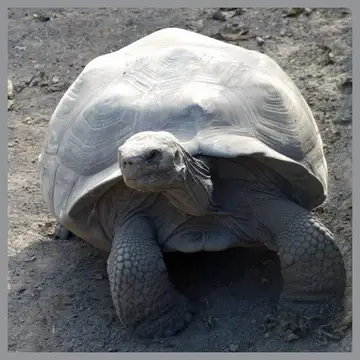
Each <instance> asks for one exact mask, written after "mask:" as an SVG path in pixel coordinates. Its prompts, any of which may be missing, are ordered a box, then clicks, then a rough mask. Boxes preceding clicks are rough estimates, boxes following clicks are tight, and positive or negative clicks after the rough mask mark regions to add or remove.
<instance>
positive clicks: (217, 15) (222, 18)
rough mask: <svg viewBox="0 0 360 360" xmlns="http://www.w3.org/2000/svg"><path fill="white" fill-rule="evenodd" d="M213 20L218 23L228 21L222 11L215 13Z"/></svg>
mask: <svg viewBox="0 0 360 360" xmlns="http://www.w3.org/2000/svg"><path fill="white" fill-rule="evenodd" d="M212 18H213V19H214V20H218V21H226V16H225V15H224V13H223V12H221V11H215V12H214V13H213V15H212Z"/></svg>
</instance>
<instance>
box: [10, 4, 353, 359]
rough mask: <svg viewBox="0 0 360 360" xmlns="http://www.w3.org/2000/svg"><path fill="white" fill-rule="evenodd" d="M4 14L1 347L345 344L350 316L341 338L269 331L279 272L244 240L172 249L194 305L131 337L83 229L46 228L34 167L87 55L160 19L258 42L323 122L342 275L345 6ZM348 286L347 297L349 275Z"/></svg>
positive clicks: (346, 165)
mask: <svg viewBox="0 0 360 360" xmlns="http://www.w3.org/2000/svg"><path fill="white" fill-rule="evenodd" d="M8 14H9V23H8V29H9V33H8V60H9V65H8V66H9V67H8V71H9V79H10V80H11V81H12V84H13V93H12V94H10V98H11V99H10V102H9V106H10V108H9V111H8V151H9V155H8V166H9V175H8V176H9V180H8V198H9V208H8V214H9V245H8V255H9V273H8V349H9V351H35V352H45V351H46V352H54V351H56V352H75V351H81V352H106V351H125V352H135V351H136V352H139V351H233V352H235V351H238V352H240V351H258V352H261V351H351V348H352V333H351V329H349V330H347V331H346V332H345V337H343V338H342V339H340V340H338V339H334V338H333V337H334V336H325V335H324V334H323V335H321V336H320V335H319V334H318V335H317V336H315V335H316V334H313V333H310V334H308V335H307V336H305V335H304V336H300V338H299V339H296V336H295V337H289V336H288V332H286V331H284V332H277V333H276V332H275V333H274V332H273V331H268V329H267V327H266V326H265V327H264V318H265V316H266V315H267V314H269V313H270V312H271V311H272V309H273V308H274V306H275V305H276V301H277V298H278V296H279V293H280V290H281V286H282V285H281V277H280V274H279V271H278V269H277V268H276V266H273V267H269V266H266V267H265V268H266V271H265V272H262V271H261V267H260V265H259V259H258V256H257V255H256V254H255V253H253V252H251V251H250V252H249V251H242V250H237V251H235V250H232V251H226V252H223V253H217V254H196V255H182V254H175V255H172V256H168V257H167V261H168V263H169V266H170V269H171V276H172V277H173V279H174V282H175V284H176V285H177V286H178V287H179V288H181V289H183V291H184V293H185V294H186V295H187V296H188V297H189V298H190V299H191V300H193V301H194V302H195V303H196V304H197V305H198V308H199V313H198V314H197V315H196V317H195V319H194V320H193V322H192V323H191V325H190V326H189V327H188V328H187V329H186V330H185V331H184V332H183V333H182V334H180V335H178V336H177V337H174V338H170V339H165V340H161V341H144V340H139V339H136V338H135V339H134V338H132V337H131V336H130V335H128V334H127V333H126V332H125V331H124V330H123V329H122V328H121V326H120V325H119V322H118V320H117V317H116V315H115V311H114V308H113V305H112V301H111V296H110V290H109V286H108V280H107V276H106V254H103V253H100V252H99V251H97V250H95V249H93V248H92V247H90V246H89V245H87V244H86V243H84V242H83V241H81V240H78V239H72V240H69V241H60V240H55V239H52V238H51V232H52V231H53V226H54V223H55V222H54V219H53V218H52V217H51V216H50V214H49V212H48V210H47V208H46V207H45V204H44V202H43V201H42V198H41V196H40V191H39V179H38V169H37V157H38V154H39V153H40V151H41V147H42V144H43V137H44V133H45V131H46V126H47V123H48V121H49V118H50V116H51V114H52V112H53V111H54V109H55V106H56V104H57V103H58V101H59V100H60V98H61V96H62V95H63V93H64V92H65V90H66V89H67V87H68V86H69V85H70V84H71V82H72V81H73V80H74V79H75V78H76V76H77V75H78V74H79V72H80V71H81V70H82V68H83V67H84V66H85V65H86V64H87V63H88V62H89V61H90V60H91V59H93V58H94V57H96V56H98V55H101V54H104V53H107V52H110V51H113V50H117V49H119V48H120V47H123V46H125V45H127V44H129V43H131V42H133V41H135V40H137V39H139V38H141V37H143V36H145V35H147V34H149V33H151V32H153V31H155V30H158V29H160V28H164V27H169V26H172V27H181V28H185V29H189V30H193V31H196V32H199V33H203V34H205V35H209V36H213V37H216V38H222V39H223V40H225V41H232V42H233V43H235V44H239V45H241V46H244V47H247V48H251V49H257V50H259V51H263V52H265V53H266V54H268V55H270V56H272V57H273V58H274V59H275V60H276V61H278V63H279V64H280V65H281V66H282V67H283V68H284V69H285V70H286V71H287V72H288V74H289V75H290V76H291V77H292V79H293V80H294V81H295V83H296V84H297V85H298V86H299V88H300V90H301V91H302V93H303V94H304V96H305V98H306V100H307V101H308V102H309V104H310V106H311V108H312V110H313V112H314V115H315V118H316V120H317V122H318V124H319V127H320V130H321V133H322V136H323V139H324V143H325V151H326V157H327V159H328V164H329V182H330V194H329V198H328V201H327V202H326V203H325V204H324V205H323V206H321V207H320V208H319V209H317V213H318V215H319V216H320V217H321V219H322V220H323V221H324V223H325V224H326V225H328V226H329V227H330V229H331V230H332V231H333V232H334V233H335V234H336V236H337V237H338V239H339V242H340V244H341V248H342V251H343V253H344V257H345V260H346V264H347V270H348V275H349V283H351V281H352V276H351V258H352V226H351V225H352V183H351V177H352V171H351V169H352V148H351V146H352V98H351V93H352V43H351V41H352V23H351V21H352V20H351V13H350V11H348V10H346V9H315V10H313V11H308V10H307V9H301V10H299V9H237V10H236V9H221V11H219V9H146V10H142V9H110V8H102V9H34V8H32V9H10V10H9V13H8ZM232 24H234V25H233V26H232V27H231V25H232ZM260 260H261V263H262V264H263V263H264V261H263V259H260ZM269 269H270V270H269ZM348 296H349V301H348V305H349V307H350V308H351V286H349V289H348Z"/></svg>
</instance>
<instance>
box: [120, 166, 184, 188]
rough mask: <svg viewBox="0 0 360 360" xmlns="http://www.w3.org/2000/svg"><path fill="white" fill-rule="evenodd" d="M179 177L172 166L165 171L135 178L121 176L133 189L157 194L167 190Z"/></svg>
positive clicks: (145, 173)
mask: <svg viewBox="0 0 360 360" xmlns="http://www.w3.org/2000/svg"><path fill="white" fill-rule="evenodd" d="M179 175H180V174H179V172H178V171H177V168H176V167H175V166H174V167H172V168H171V169H167V170H157V171H148V172H142V173H141V174H139V175H136V176H134V175H131V176H126V175H125V176H124V175H123V179H124V182H125V184H126V185H127V186H128V187H131V188H133V189H136V190H140V191H141V190H144V191H156V192H159V191H163V190H167V189H169V187H171V185H172V184H173V183H174V181H177V180H179Z"/></svg>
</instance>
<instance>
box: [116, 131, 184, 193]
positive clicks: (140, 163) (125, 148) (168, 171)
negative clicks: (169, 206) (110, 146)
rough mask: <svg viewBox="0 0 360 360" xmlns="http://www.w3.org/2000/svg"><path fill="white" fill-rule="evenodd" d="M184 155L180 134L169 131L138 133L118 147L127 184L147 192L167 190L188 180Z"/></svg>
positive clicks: (119, 158) (121, 167)
mask: <svg viewBox="0 0 360 360" xmlns="http://www.w3.org/2000/svg"><path fill="white" fill-rule="evenodd" d="M184 156H185V151H184V150H183V148H182V147H181V145H180V143H179V141H178V140H177V138H176V137H175V136H173V135H172V134H170V133H168V132H165V131H144V132H140V133H137V134H135V135H133V136H132V137H130V138H129V139H128V140H127V141H126V142H125V143H124V144H123V145H122V146H120V147H119V149H118V160H119V166H120V169H121V172H122V175H123V179H124V182H125V184H126V185H127V186H128V187H130V188H133V189H136V190H139V191H144V192H160V191H165V190H168V189H169V188H171V187H172V185H173V184H174V183H176V182H179V181H180V182H182V181H184V177H185V167H186V162H185V159H184Z"/></svg>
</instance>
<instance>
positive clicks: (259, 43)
mask: <svg viewBox="0 0 360 360" xmlns="http://www.w3.org/2000/svg"><path fill="white" fill-rule="evenodd" d="M256 41H257V43H258V45H260V46H263V45H264V44H265V40H264V39H263V38H261V37H260V36H257V37H256Z"/></svg>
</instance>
